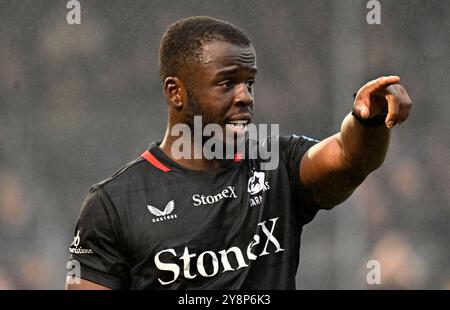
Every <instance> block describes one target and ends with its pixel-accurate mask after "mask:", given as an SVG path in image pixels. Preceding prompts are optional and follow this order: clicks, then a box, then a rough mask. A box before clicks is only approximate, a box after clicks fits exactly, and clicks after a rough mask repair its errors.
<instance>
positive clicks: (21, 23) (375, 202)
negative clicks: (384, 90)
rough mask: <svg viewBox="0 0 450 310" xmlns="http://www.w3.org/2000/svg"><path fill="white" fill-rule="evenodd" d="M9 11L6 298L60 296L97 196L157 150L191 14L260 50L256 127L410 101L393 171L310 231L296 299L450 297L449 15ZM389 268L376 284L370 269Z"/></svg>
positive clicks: (401, 5)
mask: <svg viewBox="0 0 450 310" xmlns="http://www.w3.org/2000/svg"><path fill="white" fill-rule="evenodd" d="M66 2H67V1H63V0H59V1H50V0H41V1H31V0H16V1H13V0H2V1H1V2H0V288H1V289H61V288H63V286H64V280H65V274H66V272H67V270H66V269H65V264H66V260H67V258H68V256H69V254H68V246H69V244H70V243H71V241H72V238H73V230H74V225H75V221H76V218H77V216H78V213H79V210H80V206H81V202H82V201H83V199H84V197H85V195H86V194H87V192H88V190H89V187H90V186H91V184H93V183H95V182H97V181H99V180H101V179H103V178H105V177H108V176H109V175H111V174H112V172H114V171H115V170H116V169H118V168H119V167H121V166H122V165H123V164H125V163H126V162H128V161H130V160H132V159H134V158H135V157H137V156H138V155H139V154H140V153H141V152H142V151H143V150H144V149H145V148H146V147H147V145H148V144H149V143H150V142H151V141H155V140H159V139H161V138H162V136H163V133H164V129H165V121H166V104H165V101H164V99H163V95H162V91H161V85H160V81H159V78H158V47H159V41H160V37H161V35H162V34H163V32H164V31H165V29H166V27H167V26H168V25H169V24H170V23H172V22H173V21H175V20H177V19H179V18H182V17H186V16H191V15H210V16H214V17H217V18H222V19H225V20H228V21H230V22H232V23H234V24H236V25H237V26H239V27H241V28H242V29H244V31H246V32H247V33H248V34H249V36H250V37H251V38H252V40H253V42H254V45H255V47H256V51H257V55H258V68H259V70H260V73H259V75H258V81H257V86H256V105H255V108H256V121H257V122H264V123H280V124H281V125H280V128H281V132H282V133H283V134H288V133H297V134H305V135H308V136H311V137H315V138H319V139H322V138H325V137H327V136H329V135H330V134H332V133H334V132H336V131H338V130H339V125H340V122H341V120H342V119H343V118H344V116H345V114H346V113H348V112H349V111H350V107H351V103H352V93H353V92H354V91H356V90H357V89H358V88H359V87H360V86H361V85H362V84H363V83H364V82H366V81H368V80H370V79H372V78H375V77H378V76H379V75H385V74H397V75H400V76H401V77H402V84H403V85H404V86H405V87H406V89H407V90H408V92H409V94H410V96H411V98H412V99H413V102H414V106H413V110H412V114H411V116H410V119H409V121H408V122H406V123H405V124H404V125H402V126H400V127H398V128H395V130H394V133H393V139H392V147H391V150H390V152H389V154H388V156H387V159H386V162H385V164H384V166H383V167H382V168H381V169H380V170H378V171H377V172H375V173H374V174H372V175H371V176H369V178H368V179H367V180H366V182H365V183H364V185H363V186H361V187H360V188H359V189H358V190H357V191H356V193H355V194H354V196H353V197H352V198H351V199H350V200H348V201H347V202H345V203H344V204H342V205H341V206H339V207H338V208H336V209H334V210H332V211H329V212H325V211H321V212H320V213H319V215H318V216H317V217H316V219H315V220H314V221H313V222H312V223H310V224H309V225H307V226H306V227H305V231H304V234H303V239H302V253H301V261H300V268H299V273H298V275H297V279H298V280H297V283H298V288H299V289H386V288H398V289H450V265H449V262H450V257H449V256H450V242H449V241H450V225H449V219H450V205H449V201H450V200H449V190H448V187H449V184H450V175H449V167H450V145H449V136H450V125H449V119H450V102H449V98H450V87H449V84H448V83H449V76H450V61H449V59H450V41H449V37H450V2H448V1H437V0H435V1H406V0H402V1H393V0H391V1H387V0H381V12H382V15H381V24H380V25H368V24H367V23H366V14H367V13H368V9H366V3H367V1H363V0H345V1H342V0H341V1H331V0H329V1H325V0H315V1H255V0H250V1H249V0H246V1H200V0H195V1H181V0H180V1H140V0H139V1H138V0H133V1H131V0H129V1H125V0H123V1H118V0H95V1H93V0H89V1H88V0H80V3H81V24H80V25H68V24H67V23H66V14H67V12H68V10H67V9H66V8H65V6H66ZM372 259H376V260H378V261H380V263H381V281H382V284H381V285H368V284H367V283H366V274H367V272H368V271H369V270H368V269H367V268H366V263H367V262H368V261H369V260H372Z"/></svg>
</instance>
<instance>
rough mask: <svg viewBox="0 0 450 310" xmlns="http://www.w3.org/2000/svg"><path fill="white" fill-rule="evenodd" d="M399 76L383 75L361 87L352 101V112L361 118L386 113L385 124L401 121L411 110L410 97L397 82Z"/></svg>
mask: <svg viewBox="0 0 450 310" xmlns="http://www.w3.org/2000/svg"><path fill="white" fill-rule="evenodd" d="M398 82H400V77H398V76H395V75H393V76H384V77H380V78H378V79H376V80H373V81H370V82H368V83H367V84H365V85H364V86H363V87H361V88H360V89H359V91H358V93H357V94H356V98H355V101H354V102H353V112H354V113H355V114H356V115H357V116H359V117H360V118H362V119H369V118H372V117H375V116H377V115H379V114H387V117H386V121H385V122H386V126H387V127H388V128H392V127H394V126H395V125H396V124H401V123H403V122H404V121H405V120H406V119H407V118H408V115H409V111H410V110H411V99H410V98H409V96H408V93H407V92H406V90H405V88H404V87H403V86H401V85H399V84H397V83H398Z"/></svg>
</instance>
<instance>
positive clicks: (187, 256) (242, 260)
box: [154, 217, 284, 285]
mask: <svg viewBox="0 0 450 310" xmlns="http://www.w3.org/2000/svg"><path fill="white" fill-rule="evenodd" d="M277 220H278V217H277V218H272V219H270V220H269V222H271V227H270V230H269V229H268V228H267V227H266V222H267V221H264V222H261V223H258V225H257V226H259V227H260V228H261V231H262V232H263V234H264V235H263V236H264V237H266V240H265V244H264V248H263V250H262V251H261V252H260V253H254V252H253V248H254V247H255V246H256V245H258V244H260V243H261V244H262V240H261V236H260V235H259V234H256V235H254V236H253V239H252V240H251V241H250V243H249V244H248V246H247V248H245V249H243V250H242V249H240V248H239V247H236V246H233V247H230V248H229V249H224V250H221V251H218V254H219V256H220V261H219V259H218V255H217V254H216V253H215V252H213V251H204V252H202V253H200V254H198V256H197V254H196V253H190V252H189V248H188V247H185V248H184V251H183V254H182V256H181V257H180V258H178V259H179V260H181V261H183V266H182V267H181V268H180V266H179V265H178V264H175V263H168V262H167V261H168V260H170V261H173V260H174V259H173V258H177V257H178V254H177V252H176V251H175V249H173V248H170V249H166V250H162V251H159V252H158V253H156V255H155V258H154V262H155V265H156V267H157V268H158V269H159V270H161V271H167V272H170V273H171V274H172V279H171V280H169V281H164V280H161V279H160V278H158V280H159V282H160V283H161V284H162V285H168V284H171V283H173V282H175V281H176V280H177V279H178V277H179V276H180V271H181V270H183V276H184V278H185V279H194V278H196V277H197V276H201V277H205V278H210V277H214V276H215V275H217V274H218V273H219V269H220V270H221V271H222V273H224V272H227V271H235V270H238V269H241V268H247V267H248V264H249V263H250V262H251V261H255V260H257V259H258V257H260V256H265V255H269V254H271V252H269V251H268V247H269V243H272V244H273V246H274V247H275V251H274V252H273V253H277V252H282V251H284V249H283V248H282V247H281V245H280V243H279V242H278V240H277V238H276V237H275V236H274V230H275V225H276V223H277ZM243 251H244V253H243ZM244 255H245V256H244ZM163 257H165V258H166V259H167V260H166V262H164V259H163ZM194 257H197V262H196V264H195V266H196V270H193V271H191V258H194ZM229 257H234V260H233V261H236V262H237V266H231V263H230V261H229ZM205 261H207V262H208V266H211V265H212V270H206V268H205V264H204V262H205ZM219 265H220V267H219Z"/></svg>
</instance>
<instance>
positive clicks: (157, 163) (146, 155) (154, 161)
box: [141, 151, 170, 172]
mask: <svg viewBox="0 0 450 310" xmlns="http://www.w3.org/2000/svg"><path fill="white" fill-rule="evenodd" d="M141 157H143V158H145V159H146V160H147V161H148V162H149V163H150V164H152V165H153V166H155V167H156V168H158V169H159V170H162V171H164V172H168V171H170V168H167V167H166V166H164V165H163V164H162V163H161V162H160V161H159V160H158V159H156V157H155V156H153V154H152V153H150V152H149V151H145V152H144V153H142V154H141Z"/></svg>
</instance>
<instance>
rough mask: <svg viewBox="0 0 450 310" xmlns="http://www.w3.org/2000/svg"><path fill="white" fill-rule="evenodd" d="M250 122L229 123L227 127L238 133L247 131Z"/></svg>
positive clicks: (237, 121) (236, 121)
mask: <svg viewBox="0 0 450 310" xmlns="http://www.w3.org/2000/svg"><path fill="white" fill-rule="evenodd" d="M249 122H250V121H249V120H235V121H229V122H227V123H226V124H227V126H229V127H231V128H233V129H234V130H236V131H241V130H247V125H248V123H249Z"/></svg>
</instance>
